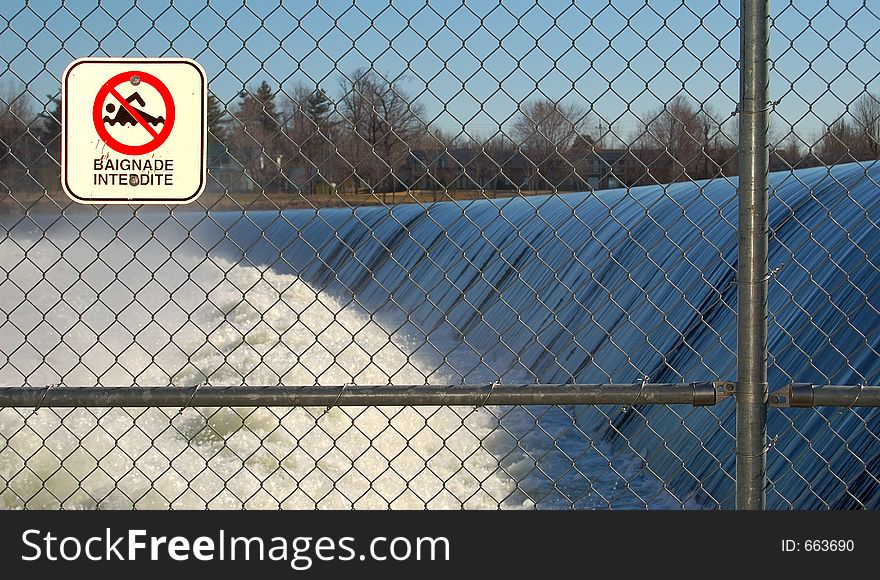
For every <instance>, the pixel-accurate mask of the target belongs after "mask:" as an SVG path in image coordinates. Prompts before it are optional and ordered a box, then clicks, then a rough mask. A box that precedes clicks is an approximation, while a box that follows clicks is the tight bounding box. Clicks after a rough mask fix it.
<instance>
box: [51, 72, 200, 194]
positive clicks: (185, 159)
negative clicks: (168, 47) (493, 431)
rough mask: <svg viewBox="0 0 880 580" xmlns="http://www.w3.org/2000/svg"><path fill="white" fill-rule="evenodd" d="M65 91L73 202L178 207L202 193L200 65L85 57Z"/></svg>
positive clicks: (66, 79) (68, 187)
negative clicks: (154, 204)
mask: <svg viewBox="0 0 880 580" xmlns="http://www.w3.org/2000/svg"><path fill="white" fill-rule="evenodd" d="M61 87H62V88H61V103H62V111H61V115H62V119H61V126H62V135H61V184H62V187H63V189H64V191H65V193H67V195H68V196H69V197H70V198H71V199H73V200H74V201H76V202H79V203H89V204H105V203H138V204H139V203H166V204H175V203H189V202H191V201H193V200H195V199H196V198H197V197H198V196H199V194H201V192H202V190H203V189H204V186H205V177H206V144H207V104H206V99H207V77H206V75H205V71H204V70H203V69H202V67H201V66H200V65H199V64H198V63H197V62H195V61H193V60H190V59H183V58H161V59H140V58H123V59H114V58H84V59H79V60H76V61H74V62H73V63H71V64H70V65H69V66H68V67H67V69H66V70H65V71H64V76H63V77H62V81H61Z"/></svg>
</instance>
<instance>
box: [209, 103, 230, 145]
mask: <svg viewBox="0 0 880 580" xmlns="http://www.w3.org/2000/svg"><path fill="white" fill-rule="evenodd" d="M208 142H209V143H226V110H225V109H224V108H223V107H222V106H221V105H220V101H219V100H218V99H217V97H215V96H214V95H210V94H209V95H208Z"/></svg>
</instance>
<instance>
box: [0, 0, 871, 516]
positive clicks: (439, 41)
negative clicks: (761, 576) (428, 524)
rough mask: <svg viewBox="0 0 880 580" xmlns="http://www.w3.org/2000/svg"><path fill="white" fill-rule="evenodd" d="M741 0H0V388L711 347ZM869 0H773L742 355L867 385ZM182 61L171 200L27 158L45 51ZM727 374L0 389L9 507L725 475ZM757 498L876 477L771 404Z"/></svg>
mask: <svg viewBox="0 0 880 580" xmlns="http://www.w3.org/2000/svg"><path fill="white" fill-rule="evenodd" d="M738 14H739V6H738V4H737V3H735V2H727V1H725V0H720V1H718V2H714V3H688V4H685V3H684V2H680V3H662V4H653V3H652V4H648V3H643V2H624V1H621V2H617V1H615V2H605V3H602V2H597V3H591V4H590V5H589V6H587V5H585V4H575V3H572V2H561V1H560V2H555V1H549V2H541V3H540V4H539V3H537V2H525V1H523V2H510V3H503V4H502V3H501V2H488V1H487V2H473V3H467V4H465V3H460V4H453V3H439V2H438V3H433V2H427V3H402V2H391V1H388V2H371V3H345V2H341V1H340V2H334V1H329V2H320V3H317V2H315V3H307V2H303V3H296V4H293V5H291V4H282V3H270V2H266V3H260V4H253V3H248V4H236V3H234V2H231V1H230V2H222V1H218V2H209V3H205V2H187V3H168V4H161V3H147V2H138V3H134V4H133V5H130V6H129V5H125V6H123V5H115V4H109V3H96V4H94V5H88V4H72V3H69V2H58V1H56V2H41V3H31V2H22V1H20V0H17V1H11V2H6V3H4V5H3V7H2V8H0V46H2V47H3V49H2V51H0V63H2V66H0V212H2V214H0V224H2V228H3V230H2V236H0V264H2V274H3V276H2V279H0V352H2V355H3V357H2V359H0V384H2V385H7V386H29V385H30V386H45V385H57V387H53V388H59V389H60V388H67V387H71V386H94V385H101V386H128V385H140V386H166V385H188V386H191V385H199V384H210V385H228V386H231V387H234V386H236V385H267V386H271V385H345V384H356V385H388V384H425V385H428V384H437V385H460V384H473V383H487V382H489V383H491V382H504V383H523V384H525V383H548V384H555V383H576V382H602V383H634V382H638V381H641V380H642V379H643V377H649V379H650V380H651V381H654V382H688V381H712V380H716V379H719V378H728V379H729V378H733V377H734V375H735V366H736V365H735V361H736V335H735V332H736V330H735V329H736V278H735V273H736V250H737V246H736V242H737V238H736V223H737V215H736V173H737V137H736V110H737V102H738V86H737V83H738V74H737V62H738V58H739V29H738V21H737V19H738ZM878 14H880V11H878V10H877V7H876V6H873V3H872V2H867V1H866V2H864V3H862V4H853V5H847V6H842V5H841V6H838V5H834V6H832V5H831V3H830V2H825V3H822V2H805V3H802V2H797V4H795V2H789V3H774V6H773V29H772V37H773V40H772V44H771V46H772V56H773V63H772V85H771V86H772V87H773V88H772V91H773V94H772V98H773V99H774V108H773V111H772V135H771V141H772V150H771V169H772V170H774V171H776V173H774V174H773V175H772V176H771V191H770V201H771V216H770V219H771V242H770V243H771V254H770V261H771V263H770V267H771V269H772V278H771V287H770V290H771V301H770V317H771V318H770V337H771V342H770V347H769V348H770V356H771V359H770V365H771V368H770V372H771V376H770V383H771V385H777V384H784V383H787V382H791V381H812V382H814V383H817V384H826V383H829V382H837V383H839V384H846V383H851V384H857V383H864V384H877V382H878V378H880V377H878V376H877V371H878V369H880V365H878V363H877V360H878V356H877V355H878V350H880V343H878V334H877V328H878V324H877V323H878V320H877V316H878V314H880V311H878V308H880V305H878V304H877V303H876V295H877V292H876V289H877V280H878V278H877V274H878V269H877V266H876V264H877V263H878V257H877V252H878V243H877V242H876V238H877V236H876V233H877V228H878V217H880V216H878V215H877V211H878V208H877V202H876V199H875V196H874V195H873V193H874V191H875V186H876V185H877V180H878V174H877V172H878V170H877V168H876V167H875V166H874V165H873V163H872V161H871V160H873V159H876V158H877V156H878V152H880V146H878V141H880V135H878V133H877V117H878V116H880V106H877V103H878V102H880V101H878V98H880V97H875V95H876V94H877V93H876V90H875V89H874V85H875V84H876V79H875V75H874V73H873V72H871V71H873V70H874V69H876V64H877V56H876V55H878V54H880V47H878V46H877V43H878V42H880V40H878V39H877V38H876V30H877V29H878V18H880V17H878ZM88 55H93V56H135V57H140V56H184V57H190V58H195V59H197V60H198V61H199V62H200V63H201V64H202V65H203V66H204V68H205V69H206V70H207V72H208V75H209V79H210V82H209V89H210V97H209V114H208V122H209V129H210V138H209V147H208V164H209V168H208V176H209V185H208V187H207V190H206V192H205V193H204V194H203V195H202V196H201V197H200V198H199V199H198V200H197V201H196V202H194V203H193V204H190V205H188V206H181V207H176V208H174V209H173V210H172V208H170V207H162V206H159V207H147V206H140V207H137V206H132V207H127V206H126V207H109V206H108V207H87V206H80V205H76V204H73V203H71V202H70V201H69V200H68V199H67V198H66V197H65V196H64V195H63V194H62V193H60V186H59V178H58V176H59V148H60V145H59V133H60V105H61V103H60V94H59V92H58V86H59V79H60V76H61V72H62V70H63V68H64V66H66V65H67V64H68V63H69V62H70V61H71V60H72V59H74V58H77V57H82V56H88ZM734 430H735V416H734V405H733V403H732V402H731V401H730V400H727V401H724V402H723V403H721V404H719V405H717V406H714V407H690V406H678V405H674V406H666V405H637V406H627V405H625V406H623V407H619V406H582V405H575V406H556V405H549V406H508V405H503V406H502V405H490V406H487V407H482V408H476V409H475V408H471V407H449V406H444V407H385V406H370V407H362V408H361V407H358V408H354V407H345V408H341V407H332V408H329V409H323V408H311V407H309V408H279V407H262V408H232V407H224V408H205V407H187V408H184V409H166V408H147V409H134V408H119V407H117V408H109V409H108V408H92V407H88V408H77V409H71V410H64V409H53V408H39V409H33V410H30V409H21V408H3V409H0V444H2V446H0V505H2V506H3V507H6V508H20V507H28V508H78V507H88V508H94V507H98V508H105V507H106V508H159V509H168V508H192V507H197V508H203V507H207V508H240V507H245V508H278V507H281V508H288V507H290V508H311V507H320V508H325V507H327V508H350V507H355V508H389V507H390V508H422V507H429V508H498V507H503V508H549V509H554V508H676V509H678V508H693V509H705V508H709V509H711V508H730V507H733V501H734V454H733V447H734ZM769 432H770V436H771V441H772V444H771V447H770V449H769V455H768V461H769V470H768V475H769V482H768V502H769V505H770V506H771V507H784V508H805V507H826V508H827V507H831V508H838V507H876V504H877V501H878V499H877V498H878V497H880V494H878V493H877V492H876V484H877V483H878V477H880V464H878V457H880V455H878V454H877V452H876V449H877V445H876V439H877V437H878V433H880V426H878V425H877V414H876V413H875V412H874V411H872V410H864V409H861V410H856V409H844V410H842V411H840V410H837V409H833V410H828V409H817V410H812V409H806V410H804V409H790V410H786V411H778V410H770V422H769Z"/></svg>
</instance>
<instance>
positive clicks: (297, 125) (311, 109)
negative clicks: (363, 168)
mask: <svg viewBox="0 0 880 580" xmlns="http://www.w3.org/2000/svg"><path fill="white" fill-rule="evenodd" d="M333 111H334V104H333V101H331V100H330V98H329V97H328V96H327V93H326V92H324V90H323V89H321V88H320V87H308V86H306V85H304V84H301V83H300V84H297V85H295V86H294V87H293V88H292V89H289V90H286V91H285V92H284V97H283V98H282V100H281V119H280V120H281V125H282V127H283V138H282V141H283V148H284V151H285V157H284V160H285V162H284V165H285V173H286V174H287V175H288V176H289V179H291V180H292V182H293V185H294V187H295V188H296V189H297V190H298V191H301V192H303V193H307V194H314V193H315V191H316V188H317V187H318V186H321V185H322V184H323V185H324V186H325V187H327V186H329V185H330V184H331V183H333V180H334V179H336V177H335V174H336V173H338V163H337V161H338V159H337V157H336V155H335V154H334V149H335V148H334V145H333V139H334V134H335V126H336V121H335V119H334V118H333Z"/></svg>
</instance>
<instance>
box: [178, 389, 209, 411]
mask: <svg viewBox="0 0 880 580" xmlns="http://www.w3.org/2000/svg"><path fill="white" fill-rule="evenodd" d="M204 384H205V383H204V382H201V383H199V384H197V385H195V387H193V392H192V394H191V395H190V396H189V400H188V401H187V402H186V404H185V405H184V406H183V407H181V408H180V410H179V411H177V415H176V416H177V417H180V416H181V415H183V412H184V411H186V410H187V409H188V408H189V407H190V406H191V405H192V403H193V401H194V400H195V399H196V393H198V392H199V388H201V387H202V386H203V385H204Z"/></svg>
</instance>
